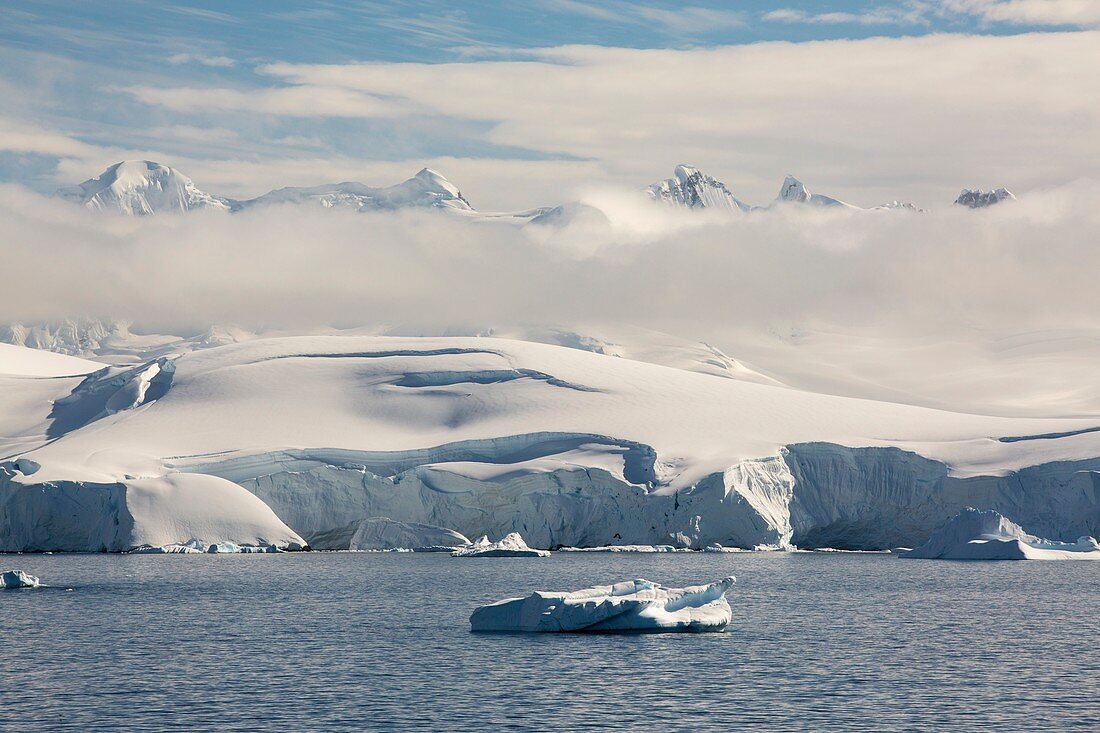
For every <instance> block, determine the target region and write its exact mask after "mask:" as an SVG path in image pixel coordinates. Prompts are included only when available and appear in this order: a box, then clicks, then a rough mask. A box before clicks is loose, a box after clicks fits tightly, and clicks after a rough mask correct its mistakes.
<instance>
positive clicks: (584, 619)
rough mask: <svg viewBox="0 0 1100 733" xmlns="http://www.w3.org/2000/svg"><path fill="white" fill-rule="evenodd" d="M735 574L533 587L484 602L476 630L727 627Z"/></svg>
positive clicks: (473, 623) (473, 617) (474, 621)
mask: <svg viewBox="0 0 1100 733" xmlns="http://www.w3.org/2000/svg"><path fill="white" fill-rule="evenodd" d="M735 582H736V581H735V580H734V578H733V577H732V576H730V577H728V578H725V579H724V580H720V581H718V582H717V583H711V584H710V585H694V586H688V587H687V588H665V587H663V586H661V585H659V584H657V583H653V582H650V581H648V580H628V581H626V582H623V583H616V584H615V585H597V586H594V587H592V588H585V589H584V590H578V591H572V592H569V593H550V592H546V591H535V592H534V593H532V594H531V595H529V596H527V597H526V598H508V599H506V600H503V601H497V602H496V603H491V604H489V605H488V606H481V607H479V608H478V609H476V610H475V611H474V613H473V615H471V616H470V627H471V629H472V630H473V631H588V632H624V631H632V632H661V631H693V632H697V631H723V630H724V629H725V628H726V625H727V624H729V622H730V619H731V618H732V612H731V611H730V604H729V602H728V601H726V591H728V590H729V589H730V588H732V587H733V584H734V583H735Z"/></svg>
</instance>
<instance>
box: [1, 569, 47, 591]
mask: <svg viewBox="0 0 1100 733" xmlns="http://www.w3.org/2000/svg"><path fill="white" fill-rule="evenodd" d="M40 585H42V584H41V583H39V582H38V578H36V577H34V576H33V575H29V574H27V573H24V572H23V571H22V570H8V571H7V572H5V573H0V588H3V589H5V590H12V589H14V588H37V587H38V586H40Z"/></svg>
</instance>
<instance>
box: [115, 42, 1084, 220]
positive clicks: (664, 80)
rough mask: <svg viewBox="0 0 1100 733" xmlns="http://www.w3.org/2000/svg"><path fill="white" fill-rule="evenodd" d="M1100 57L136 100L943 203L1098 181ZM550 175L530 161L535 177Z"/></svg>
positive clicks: (891, 47) (568, 66) (843, 56)
mask: <svg viewBox="0 0 1100 733" xmlns="http://www.w3.org/2000/svg"><path fill="white" fill-rule="evenodd" d="M1098 48H1100V33H1098V32H1095V31H1081V32H1075V33H1039V34H1026V35H1019V36H960V35H927V36H922V37H915V38H872V39H866V40H858V41H823V42H812V43H800V44H791V43H760V44H752V45H748V46H734V47H721V48H705V49H690V50H638V49H617V48H599V47H564V48H556V49H545V50H541V51H536V52H533V53H532V54H531V55H530V58H529V60H526V61H502V60H484V61H476V62H464V63H443V64H417V63H399V64H391V63H361V64H341V65H295V64H285V63H279V64H271V65H268V66H265V67H263V68H262V69H261V71H262V73H263V74H265V75H266V76H267V77H268V78H270V79H272V80H274V82H275V83H273V84H271V85H269V86H266V87H263V88H258V89H228V88H205V87H193V86H189V87H180V88H172V87H160V88H151V87H147V86H143V87H133V88H130V89H129V93H130V94H132V95H133V96H134V97H135V98H136V99H138V100H140V101H141V102H143V103H145V104H148V105H153V106H157V107H161V108H164V109H168V110H171V111H173V112H176V113H179V114H184V115H185V114H190V113H200V112H201V113H204V114H217V113H219V112H226V111H229V112H232V113H234V114H241V113H244V112H246V111H249V110H250V111H251V112H252V113H255V114H267V115H283V116H290V117H298V118H310V117H343V118H356V117H361V118H371V119H389V120H393V121H394V122H395V124H401V120H404V119H410V120H411V119H416V120H418V121H419V124H422V125H427V126H429V127H430V128H431V129H433V130H435V131H436V132H438V133H439V134H440V135H446V134H449V133H451V132H453V131H455V130H458V129H463V130H464V132H463V133H462V134H464V135H466V136H468V138H469V139H470V140H472V141H476V142H478V143H480V144H490V145H497V146H505V147H507V148H511V149H515V148H520V149H525V150H529V151H534V152H536V153H538V154H540V155H546V156H557V157H563V156H564V157H570V158H574V159H581V160H586V161H590V162H592V163H594V164H595V165H596V166H598V167H599V168H600V169H601V170H602V171H603V172H604V175H603V176H602V177H603V178H605V179H607V180H613V181H616V182H618V183H620V184H623V185H634V186H642V185H644V184H645V183H648V182H650V181H652V180H655V179H657V178H660V177H664V176H667V175H668V172H669V171H670V169H671V168H672V166H674V165H675V164H677V163H681V162H685V163H692V164H695V165H698V166H700V167H702V168H704V169H705V170H707V171H708V172H710V173H712V174H713V175H715V176H717V177H718V178H721V179H723V180H725V181H726V182H727V183H729V184H730V185H731V187H732V188H733V190H734V191H735V192H737V193H738V194H739V195H741V196H742V197H743V198H746V199H749V200H755V201H763V200H768V199H770V198H771V197H772V196H774V195H775V191H776V190H778V186H779V182H780V181H781V180H782V176H783V175H784V174H785V173H788V172H790V173H795V174H797V175H799V176H800V177H802V178H803V179H804V180H806V181H807V183H808V184H809V185H811V187H816V188H818V189H821V190H822V191H826V192H828V193H830V194H831V195H835V196H839V197H842V198H845V199H848V200H852V201H855V202H857V203H861V204H864V205H873V204H876V203H880V202H882V201H885V200H889V199H893V198H907V199H913V200H916V201H917V202H918V203H921V204H923V205H926V206H931V205H937V204H939V203H940V202H944V201H949V200H951V198H952V197H953V195H954V193H955V192H956V190H957V189H958V188H960V187H962V186H964V185H965V186H977V185H981V186H987V187H988V186H994V185H1005V186H1008V187H1009V188H1015V189H1024V190H1026V189H1028V188H1032V187H1043V186H1050V185H1055V184H1059V183H1064V182H1066V181H1068V180H1073V179H1075V178H1077V177H1081V176H1089V175H1095V173H1096V171H1098V170H1100V146H1097V145H1096V144H1095V141H1096V139H1097V137H1098V135H1100V105H1097V104H1095V101H1094V100H1095V94H1094V93H1093V92H1092V90H1094V89H1097V88H1100V64H1098V63H1097V49H1098ZM457 123H461V124H464V125H465V128H462V127H460V125H459V124H457ZM470 123H473V124H470ZM481 157H482V158H483V159H491V158H492V155H491V154H490V155H483V156H481ZM168 162H171V161H168ZM541 165H542V163H541V162H540V161H532V162H530V163H529V165H528V169H529V171H530V174H529V175H530V177H531V178H537V177H538V176H539V174H540V166H541ZM445 172H446V171H445ZM450 175H452V176H453V174H450ZM459 183H461V181H459ZM515 183H516V182H514V181H508V182H507V183H506V184H505V186H502V187H501V189H500V193H501V195H502V197H505V198H507V197H508V195H509V193H510V192H511V191H513V190H514V188H515ZM578 183H583V182H581V181H578ZM520 185H521V186H522V183H521V184H520ZM542 203H547V202H546V201H533V200H532V201H529V202H527V205H536V204H542ZM549 203H554V202H553V201H551V202H549ZM493 206H494V204H493V203H492V199H491V194H490V203H489V207H490V208H493Z"/></svg>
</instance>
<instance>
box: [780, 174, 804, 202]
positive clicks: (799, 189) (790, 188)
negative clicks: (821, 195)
mask: <svg viewBox="0 0 1100 733" xmlns="http://www.w3.org/2000/svg"><path fill="white" fill-rule="evenodd" d="M777 198H778V199H779V200H780V201H797V202H803V203H804V202H808V201H809V200H810V192H809V191H808V190H807V189H806V184H804V183H803V182H802V181H800V180H798V179H797V178H795V177H794V176H792V175H788V176H787V177H786V178H784V179H783V186H782V187H781V188H780V189H779V196H778V197H777Z"/></svg>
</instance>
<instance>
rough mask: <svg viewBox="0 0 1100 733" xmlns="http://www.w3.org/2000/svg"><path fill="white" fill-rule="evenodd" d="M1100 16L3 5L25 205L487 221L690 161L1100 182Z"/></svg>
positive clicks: (889, 196)
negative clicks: (425, 202) (456, 214)
mask: <svg viewBox="0 0 1100 733" xmlns="http://www.w3.org/2000/svg"><path fill="white" fill-rule="evenodd" d="M1097 89H1100V3H1098V2H1094V1H1093V0H938V1H933V0H902V1H900V2H899V1H897V0H894V1H888V0H883V1H882V2H863V1H859V0H828V1H825V2H820V1H815V2H806V1H798V0H790V1H789V2H777V3H776V2H767V3H766V2H755V1H751V0H750V1H745V2H724V3H719V2H704V1H703V0H699V1H698V2H694V3H691V4H680V3H667V2H655V1H649V2H626V1H625V0H607V1H606V2H590V1H587V0H527V1H521V2H499V3H498V2H477V3H465V4H454V3H447V4H444V3H432V2H417V1H412V0H410V1H408V2H354V3H334V2H316V1H314V2H293V3H291V2H278V1H274V2H265V3H252V2H216V3H214V2H206V3H204V2H191V3H188V4H177V3H157V2H142V1H138V0H117V1H116V2H110V3H75V4H74V3H69V2H55V1H51V0H41V1H39V2H35V3H23V2H12V1H10V0H0V98H2V99H3V100H4V103H3V105H0V183H16V184H21V185H24V186H27V187H29V188H31V189H33V190H36V191H39V192H44V193H48V192H50V191H52V190H53V189H54V188H56V187H58V186H60V185H64V184H71V183H76V182H79V181H81V180H84V179H87V178H90V177H92V176H94V175H96V174H98V173H99V172H100V171H101V170H102V169H103V168H105V167H106V166H107V165H109V164H111V163H113V162H116V161H118V160H121V159H124V158H148V159H153V160H156V161H158V162H161V163H165V164H167V165H171V166H173V167H176V168H178V169H180V170H181V171H183V172H184V173H185V174H187V175H189V176H190V177H191V178H192V179H194V180H195V182H196V184H197V185H198V186H199V187H200V188H202V189H204V190H207V191H210V192H212V193H215V194H220V195H227V196H238V197H239V196H254V195H258V194H261V193H263V192H265V191H267V190H269V189H271V188H275V187H279V186H285V185H312V184H319V183H323V182H333V181H336V180H359V181H362V182H364V183H368V184H371V185H387V184H391V183H395V182H397V181H400V180H402V179H404V178H407V177H408V176H411V175H412V174H413V173H415V172H416V171H417V170H418V169H419V168H421V167H423V166H424V165H429V166H431V167H433V168H435V169H437V170H439V171H441V172H442V173H444V174H445V175H446V176H447V177H448V178H450V179H451V180H452V181H454V182H455V183H456V184H457V185H458V186H459V187H460V188H461V189H462V190H463V193H464V194H465V195H466V197H467V198H468V199H469V200H470V201H471V202H472V203H473V205H474V206H475V207H477V208H479V209H482V210H489V211H493V210H515V209H523V208H530V207H533V206H538V205H553V204H556V203H559V202H561V201H564V200H569V199H572V198H583V197H584V196H585V195H586V193H587V192H589V191H591V190H593V189H598V188H603V187H619V188H624V189H630V188H633V189H637V188H641V187H643V186H645V185H647V184H649V183H651V182H654V181H656V180H659V179H662V178H665V177H668V176H669V175H671V172H672V168H673V167H674V166H675V165H677V164H679V163H688V164H692V165H695V166H698V167H699V168H701V169H703V170H704V171H705V172H707V173H710V174H712V175H714V176H715V177H717V178H719V179H721V180H723V181H725V182H726V183H727V184H728V185H729V186H730V188H731V189H732V190H733V191H734V193H735V194H737V195H738V196H739V197H741V198H742V199H746V200H749V201H751V202H753V203H761V204H763V203H767V201H769V200H770V199H771V198H773V197H774V196H775V193H776V192H777V191H778V188H779V185H780V183H781V181H782V180H783V177H784V176H785V175H786V174H788V173H791V174H795V175H798V176H799V177H800V178H802V179H803V180H804V181H805V182H806V184H807V185H808V186H809V187H810V189H811V190H814V191H818V192H821V193H825V194H828V195H832V196H836V197H840V198H843V199H846V200H849V201H852V202H854V203H857V204H860V205H865V206H871V205H875V204H879V203H883V202H885V201H890V200H894V199H902V200H911V201H915V202H916V203H918V204H919V205H921V206H924V207H935V206H938V205H945V204H949V203H950V201H952V200H953V199H954V197H955V195H957V193H958V190H959V189H960V188H962V187H983V188H990V187H994V186H1006V187H1008V188H1010V189H1012V190H1014V191H1016V192H1021V191H1032V190H1037V191H1041V190H1046V189H1052V188H1056V187H1059V186H1064V185H1067V184H1070V183H1072V182H1074V181H1078V180H1082V179H1092V178H1096V177H1098V176H1100V145H1098V144H1097V142H1096V141H1097V140H1098V139H1100V105H1098V104H1096V90H1097Z"/></svg>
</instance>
